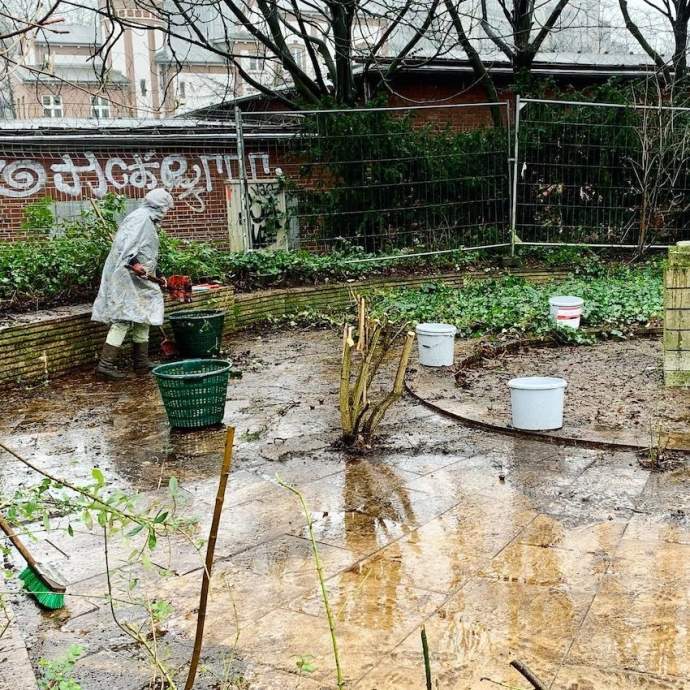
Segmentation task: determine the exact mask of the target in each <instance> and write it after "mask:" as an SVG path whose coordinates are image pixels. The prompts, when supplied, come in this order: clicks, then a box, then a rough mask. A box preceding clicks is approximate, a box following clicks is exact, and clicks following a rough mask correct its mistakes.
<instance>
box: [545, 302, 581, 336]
mask: <svg viewBox="0 0 690 690" xmlns="http://www.w3.org/2000/svg"><path fill="white" fill-rule="evenodd" d="M584 303H585V301H584V300H583V299H582V298H581V297H571V296H568V295H556V296H554V297H551V298H550V299H549V311H550V313H551V318H552V319H553V320H554V321H555V322H556V323H557V324H558V325H559V326H567V327H568V328H579V327H580V317H581V316H582V305H583V304H584Z"/></svg>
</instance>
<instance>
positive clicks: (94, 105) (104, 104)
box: [91, 96, 110, 120]
mask: <svg viewBox="0 0 690 690" xmlns="http://www.w3.org/2000/svg"><path fill="white" fill-rule="evenodd" d="M91 117H95V118H96V119H97V120H103V119H105V118H108V117H110V101H109V100H108V99H107V98H104V97H103V96H94V97H93V98H92V99H91Z"/></svg>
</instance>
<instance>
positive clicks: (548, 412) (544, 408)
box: [508, 376, 568, 431]
mask: <svg viewBox="0 0 690 690" xmlns="http://www.w3.org/2000/svg"><path fill="white" fill-rule="evenodd" d="M567 385H568V384H567V382H566V381H565V379H559V378H555V377H549V376H525V377H522V378H517V379H511V380H510V381H508V386H509V387H510V406H511V410H512V414H513V426H514V427H515V428H516V429H525V430H527V431H547V430H549V429H560V428H561V427H562V426H563V400H564V397H565V388H566V386H567Z"/></svg>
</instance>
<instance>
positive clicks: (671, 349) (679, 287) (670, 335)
mask: <svg viewBox="0 0 690 690" xmlns="http://www.w3.org/2000/svg"><path fill="white" fill-rule="evenodd" d="M664 383H665V384H666V386H668V387H688V386H690V242H678V244H677V245H676V246H675V247H671V249H670V250H669V254H668V267H667V269H666V272H665V274H664Z"/></svg>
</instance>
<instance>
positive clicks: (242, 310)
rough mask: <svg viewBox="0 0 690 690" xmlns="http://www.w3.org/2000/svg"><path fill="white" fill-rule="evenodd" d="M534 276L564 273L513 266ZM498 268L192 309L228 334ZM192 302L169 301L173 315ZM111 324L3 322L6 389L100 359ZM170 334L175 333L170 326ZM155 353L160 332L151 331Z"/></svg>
mask: <svg viewBox="0 0 690 690" xmlns="http://www.w3.org/2000/svg"><path fill="white" fill-rule="evenodd" d="M510 273H512V274H515V275H521V276H523V277H525V278H527V279H528V280H533V281H535V282H543V281H545V280H553V279H558V278H562V277H563V276H564V275H565V273H564V272H553V271H510ZM497 275H499V274H497V273H495V272H492V273H483V272H480V273H476V272H464V273H444V274H438V275H435V276H409V277H401V278H376V279H372V280H365V281H361V282H352V283H337V284H332V285H330V284H325V285H318V286H311V287H301V288H284V289H278V290H265V291H260V292H252V293H246V294H240V295H235V294H234V291H233V289H232V288H230V287H225V288H219V289H217V290H212V291H209V292H204V293H197V294H195V295H194V298H193V301H192V305H191V308H195V307H196V308H201V309H224V310H226V311H227V313H228V317H227V318H226V322H225V331H226V334H228V333H232V332H233V331H236V330H241V329H242V328H246V327H247V326H251V325H252V324H255V323H260V322H262V321H266V320H268V319H270V318H279V317H282V316H286V315H289V314H296V313H299V312H301V311H307V310H311V311H338V310H345V309H346V308H347V306H348V304H349V303H350V295H351V293H352V292H353V291H357V292H372V291H374V290H382V289H386V288H394V287H418V286H420V285H423V284H424V283H429V282H432V281H434V282H444V283H448V284H450V285H458V286H459V285H462V284H463V283H464V282H465V281H467V280H468V279H483V278H492V277H496V276H497ZM188 308H190V305H183V304H179V303H176V302H168V303H167V304H166V312H167V313H168V314H170V313H173V312H175V311H178V310H180V309H188ZM105 335H106V327H105V326H103V325H102V324H97V323H94V322H93V321H91V305H90V304H88V305H78V306H72V307H61V308H58V309H51V310H46V311H42V312H36V313H32V314H20V315H17V316H15V317H13V318H12V320H11V322H10V323H8V324H6V325H3V326H0V388H3V387H9V386H13V385H27V384H36V383H41V382H45V381H48V380H50V379H51V378H55V377H56V376H59V375H61V374H64V373H65V372H67V371H69V370H71V369H75V368H79V367H83V366H86V365H89V364H92V363H94V362H95V360H96V357H97V356H98V353H99V351H100V348H101V346H102V344H103V341H104V339H105ZM168 335H169V336H170V335H172V331H171V329H168ZM151 341H152V352H155V351H156V349H157V347H158V343H159V341H160V336H159V333H158V329H155V328H154V329H152V331H151Z"/></svg>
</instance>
